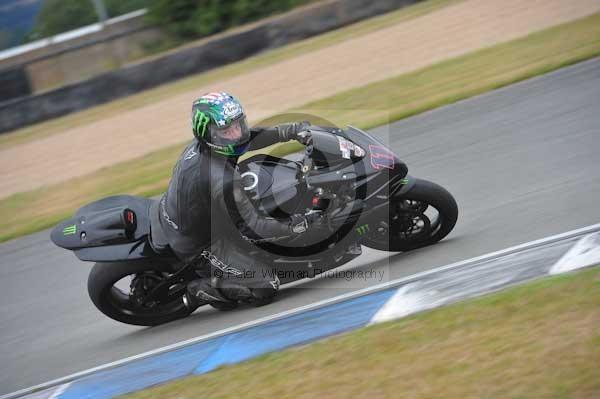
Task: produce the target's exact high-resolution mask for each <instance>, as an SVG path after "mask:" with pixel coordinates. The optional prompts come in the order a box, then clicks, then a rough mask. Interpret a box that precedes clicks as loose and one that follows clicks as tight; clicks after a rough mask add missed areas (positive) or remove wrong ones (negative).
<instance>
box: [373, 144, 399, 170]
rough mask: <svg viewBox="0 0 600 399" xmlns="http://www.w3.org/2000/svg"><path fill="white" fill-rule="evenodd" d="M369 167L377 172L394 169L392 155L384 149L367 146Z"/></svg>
mask: <svg viewBox="0 0 600 399" xmlns="http://www.w3.org/2000/svg"><path fill="white" fill-rule="evenodd" d="M369 155H370V158H371V166H372V167H373V168H375V169H377V170H380V169H384V168H385V169H394V166H395V165H396V163H395V161H394V159H395V156H394V153H393V152H392V151H390V150H388V149H387V148H385V147H381V146H379V145H371V144H369Z"/></svg>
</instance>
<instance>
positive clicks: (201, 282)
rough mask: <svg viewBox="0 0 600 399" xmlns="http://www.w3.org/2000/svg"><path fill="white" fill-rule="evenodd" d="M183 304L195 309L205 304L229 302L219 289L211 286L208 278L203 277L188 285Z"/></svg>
mask: <svg viewBox="0 0 600 399" xmlns="http://www.w3.org/2000/svg"><path fill="white" fill-rule="evenodd" d="M183 302H184V303H185V305H186V306H187V307H189V308H197V307H198V306H200V305H204V304H206V303H214V302H230V300H229V299H227V298H225V297H224V296H223V294H222V293H221V292H220V291H219V289H218V288H216V287H214V285H213V284H211V279H210V278H208V277H205V278H199V279H196V280H192V281H190V282H189V283H188V285H187V292H186V293H185V295H184V297H183Z"/></svg>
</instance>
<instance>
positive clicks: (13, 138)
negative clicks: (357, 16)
mask: <svg viewBox="0 0 600 399" xmlns="http://www.w3.org/2000/svg"><path fill="white" fill-rule="evenodd" d="M460 1H463V0H428V1H424V2H422V3H418V4H415V5H412V6H408V7H404V8H401V9H399V10H397V11H393V12H390V13H386V14H383V15H381V16H378V17H374V18H370V19H367V20H364V21H361V22H357V23H355V24H352V25H349V26H347V27H344V28H340V29H337V30H333V31H331V32H327V33H324V34H321V35H318V36H315V37H314V38H310V39H306V40H302V41H300V42H297V43H294V44H290V45H287V46H284V47H281V48H279V49H274V50H271V51H267V52H265V53H261V54H258V55H256V56H254V57H250V58H248V59H246V60H243V61H240V62H236V63H232V64H230V65H227V66H224V67H221V68H217V69H214V70H211V71H208V72H205V73H201V74H197V75H194V76H191V77H188V78H185V79H181V80H178V81H176V82H173V83H168V84H165V85H162V86H159V87H157V88H154V89H151V90H146V91H144V92H141V93H138V94H134V95H131V96H128V97H125V98H122V99H118V100H115V101H112V102H110V103H107V104H103V105H99V106H97V107H93V108H90V109H88V110H84V111H81V112H77V113H74V114H70V115H66V116H63V117H60V118H56V119H52V120H49V121H47V122H42V123H39V124H36V125H32V126H27V127H24V128H22V129H19V130H16V131H14V132H11V133H5V134H2V135H0V149H3V148H8V147H10V146H14V145H18V144H22V143H25V142H27V141H30V140H35V139H37V138H39V137H45V136H49V135H52V134H55V133H60V132H62V131H64V130H65V129H72V128H76V127H78V126H82V125H84V124H86V123H90V122H92V121H96V120H100V119H103V118H106V117H107V116H111V115H114V114H115V113H118V112H121V111H122V110H124V109H127V110H130V109H135V108H138V107H142V106H144V105H147V104H151V103H154V102H156V101H158V100H164V99H165V98H168V97H170V96H174V95H177V94H179V93H182V92H186V91H189V90H192V89H194V88H197V87H199V86H205V85H207V84H209V83H214V82H218V81H222V80H225V79H228V78H231V77H234V76H238V75H242V74H244V73H247V72H250V71H253V70H256V69H259V68H262V67H264V66H267V65H272V64H274V63H277V62H280V61H283V60H287V59H291V58H294V57H297V56H300V55H302V54H306V53H309V52H311V51H315V50H318V49H321V48H324V47H327V46H331V45H334V44H337V43H341V42H343V41H346V40H350V39H352V38H355V37H358V36H362V35H365V34H367V33H370V32H374V31H376V30H379V29H383V28H386V27H388V26H391V25H395V24H397V23H400V22H402V21H406V20H409V19H413V18H417V17H420V16H422V15H425V14H428V13H430V12H433V11H436V10H438V9H440V8H443V7H446V6H448V5H450V4H455V3H458V2H460ZM190 45H193V43H192V44H190V43H188V44H186V45H185V47H188V46H190ZM172 51H177V49H173V50H170V51H169V52H172Z"/></svg>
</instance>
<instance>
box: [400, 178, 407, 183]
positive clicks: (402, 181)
mask: <svg viewBox="0 0 600 399" xmlns="http://www.w3.org/2000/svg"><path fill="white" fill-rule="evenodd" d="M400 184H408V179H402V180H400Z"/></svg>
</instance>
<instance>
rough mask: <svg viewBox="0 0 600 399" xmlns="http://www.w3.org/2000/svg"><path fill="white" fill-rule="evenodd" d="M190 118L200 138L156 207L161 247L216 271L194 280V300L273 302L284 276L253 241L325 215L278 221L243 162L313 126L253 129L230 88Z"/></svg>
mask: <svg viewBox="0 0 600 399" xmlns="http://www.w3.org/2000/svg"><path fill="white" fill-rule="evenodd" d="M191 118H192V131H193V134H194V137H195V140H194V141H193V142H192V143H191V144H190V145H188V146H187V147H186V148H185V150H184V151H183V152H182V154H181V156H180V158H179V160H178V162H177V164H176V165H175V168H174V170H173V175H172V177H171V181H170V184H169V188H168V190H167V192H166V193H165V194H164V195H163V197H162V198H161V200H160V202H158V203H157V204H156V206H154V209H152V210H151V216H152V217H153V219H154V220H153V223H152V225H153V227H154V226H155V225H156V228H153V231H152V242H153V246H154V247H155V249H157V250H159V251H160V250H161V249H163V248H165V247H166V245H169V246H170V247H171V248H172V250H173V251H174V252H175V254H176V255H177V256H178V258H179V259H181V260H182V261H183V262H186V263H189V262H195V263H197V264H199V265H200V266H201V268H204V270H206V269H210V271H211V273H210V276H207V277H199V278H198V279H197V280H194V281H192V282H190V283H189V284H188V286H187V295H186V297H185V301H186V303H187V304H188V305H190V306H193V305H197V304H199V303H205V302H208V303H211V304H215V303H217V304H218V303H226V302H232V303H235V302H237V301H249V302H253V301H254V302H257V303H261V302H262V303H266V302H268V301H269V300H270V299H271V298H272V297H273V296H274V295H275V294H276V293H277V291H278V289H279V280H278V278H277V276H276V274H275V273H273V271H272V270H271V269H270V268H269V266H268V265H265V264H262V263H261V262H260V261H259V260H257V259H253V258H252V257H250V256H249V255H248V252H249V251H250V250H251V248H250V247H251V244H250V242H251V241H253V240H261V239H269V238H272V237H282V236H290V235H296V234H303V233H305V232H306V231H307V230H308V229H309V227H310V226H311V225H312V224H315V222H317V221H318V216H316V215H311V214H309V215H293V216H292V217H290V218H289V219H287V220H277V219H273V218H270V217H265V216H263V215H261V214H259V213H258V212H257V211H256V209H255V208H254V206H253V205H252V203H251V202H250V201H249V199H248V198H247V196H246V194H245V193H244V189H243V186H242V184H241V176H240V173H239V171H238V169H237V161H238V157H239V156H240V155H242V154H244V153H245V152H246V151H248V150H256V149H259V148H263V147H266V146H269V145H272V144H275V143H277V142H286V141H289V140H292V139H296V140H298V141H300V142H303V141H304V137H303V135H299V133H300V132H302V131H305V130H306V127H307V126H308V123H306V122H303V123H286V124H279V125H277V126H274V127H270V128H252V129H250V128H249V127H248V124H247V120H246V114H245V113H244V110H243V108H242V104H241V103H240V102H239V101H238V100H237V99H236V98H235V97H233V96H232V95H231V94H228V93H226V92H212V93H208V94H205V95H203V96H202V97H200V98H199V99H198V100H196V101H194V102H193V104H192V115H191ZM156 222H158V225H157V224H156ZM215 307H217V306H215Z"/></svg>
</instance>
